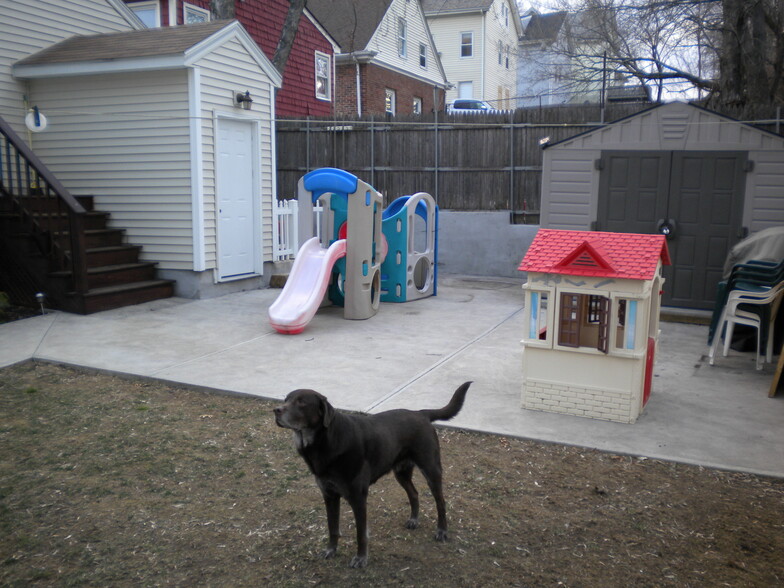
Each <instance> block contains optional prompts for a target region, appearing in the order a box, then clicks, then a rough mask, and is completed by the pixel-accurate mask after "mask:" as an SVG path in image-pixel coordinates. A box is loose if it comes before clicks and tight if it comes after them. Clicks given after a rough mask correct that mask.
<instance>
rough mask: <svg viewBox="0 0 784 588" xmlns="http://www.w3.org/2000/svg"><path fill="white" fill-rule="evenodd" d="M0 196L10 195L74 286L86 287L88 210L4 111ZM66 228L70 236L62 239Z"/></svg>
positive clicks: (0, 128)
mask: <svg viewBox="0 0 784 588" xmlns="http://www.w3.org/2000/svg"><path fill="white" fill-rule="evenodd" d="M0 197H2V198H3V199H8V200H10V202H11V205H10V208H11V210H13V211H14V212H16V213H18V214H19V215H20V217H21V219H22V221H23V222H24V224H25V226H26V228H27V229H28V230H29V231H30V232H31V234H32V235H33V236H34V238H35V240H36V242H37V244H38V247H39V249H40V250H41V253H42V254H44V255H45V256H46V257H47V258H48V259H49V261H50V263H51V264H52V267H51V269H52V270H67V271H70V272H71V275H72V276H73V290H74V291H75V292H76V293H79V294H84V293H85V292H87V290H88V286H87V260H86V253H85V252H86V242H85V233H84V226H85V224H84V218H85V214H86V211H85V209H84V207H83V206H82V205H81V204H79V202H78V201H77V200H76V198H74V197H73V196H72V195H71V193H70V192H69V191H68V190H67V189H66V188H65V186H63V185H62V184H61V183H60V181H59V180H58V179H57V178H56V177H55V176H54V174H53V173H52V172H51V171H50V170H49V169H48V168H47V167H46V166H45V165H44V163H43V162H42V161H41V160H40V159H39V158H38V156H36V155H35V153H33V151H32V149H30V147H29V146H28V145H27V144H26V143H25V142H24V141H23V140H22V139H21V138H20V137H19V136H18V135H17V134H16V133H15V132H14V130H13V129H12V128H11V126H10V125H9V124H8V123H7V122H6V121H5V120H3V118H2V117H0ZM64 218H67V223H65V224H64V223H63V219H64ZM65 232H67V234H68V240H67V241H66V240H64V239H63V240H62V241H61V240H60V239H59V237H60V236H61V235H63V233H65ZM65 244H67V245H65ZM68 246H70V249H68V248H67V247H68Z"/></svg>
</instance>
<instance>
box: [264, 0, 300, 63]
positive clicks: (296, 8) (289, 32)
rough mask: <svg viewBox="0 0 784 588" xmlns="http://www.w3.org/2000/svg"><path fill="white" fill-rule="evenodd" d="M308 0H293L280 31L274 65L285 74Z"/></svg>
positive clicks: (273, 60) (273, 59)
mask: <svg viewBox="0 0 784 588" xmlns="http://www.w3.org/2000/svg"><path fill="white" fill-rule="evenodd" d="M306 3H307V0H291V3H290V4H289V10H288V12H287V13H286V20H285V21H284V22H283V29H281V31H280V39H279V40H278V46H277V47H276V49H275V56H274V57H273V58H272V65H274V66H275V67H276V68H277V70H278V71H279V72H280V75H283V71H284V70H285V69H286V63H287V62H288V60H289V53H291V48H292V46H293V45H294V37H296V36H297V30H298V28H299V21H300V18H301V17H302V11H303V10H305V4H306Z"/></svg>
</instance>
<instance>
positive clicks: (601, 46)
mask: <svg viewBox="0 0 784 588" xmlns="http://www.w3.org/2000/svg"><path fill="white" fill-rule="evenodd" d="M550 6H551V7H553V6H557V7H561V8H563V9H565V10H569V11H570V13H571V14H573V15H576V17H575V18H576V19H577V20H578V21H580V22H581V26H580V27H575V28H573V29H572V30H570V31H569V36H570V38H569V39H568V42H561V43H560V44H559V45H558V46H557V47H555V50H556V51H557V52H559V53H560V54H561V55H562V57H563V59H564V60H568V61H571V62H572V63H577V64H579V65H580V66H581V67H579V68H576V69H575V68H572V71H573V76H574V80H573V83H577V82H578V81H579V79H580V78H582V80H587V79H591V80H594V81H595V79H596V76H597V64H598V63H599V62H600V61H601V63H602V65H601V67H600V69H601V73H602V75H603V76H605V75H606V74H607V72H612V73H613V74H614V75H616V76H623V77H626V78H631V79H635V80H637V81H638V82H639V83H642V84H646V85H648V86H649V87H651V86H652V87H655V88H656V90H657V92H656V97H657V98H659V99H660V98H661V97H662V95H663V93H664V91H665V89H669V90H670V91H672V90H673V89H677V88H680V89H681V90H682V91H690V90H691V91H692V94H693V90H694V89H696V90H697V91H698V92H699V93H700V95H703V94H707V95H709V96H710V99H711V101H712V102H713V103H715V104H725V105H747V104H751V105H764V104H772V103H775V102H781V101H782V99H784V80H783V79H782V76H783V75H784V0H576V1H575V0H553V2H551V3H550ZM575 71H577V72H579V73H577V74H575V73H574V72H575Z"/></svg>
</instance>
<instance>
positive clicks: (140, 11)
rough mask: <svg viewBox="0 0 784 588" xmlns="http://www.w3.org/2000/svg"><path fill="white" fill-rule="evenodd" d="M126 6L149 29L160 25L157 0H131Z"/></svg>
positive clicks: (159, 10)
mask: <svg viewBox="0 0 784 588" xmlns="http://www.w3.org/2000/svg"><path fill="white" fill-rule="evenodd" d="M128 8H130V9H131V10H133V12H134V14H136V16H138V17H139V20H141V21H142V22H143V23H144V26H146V27H147V28H150V29H154V28H156V27H159V26H161V9H160V6H159V5H158V0H155V1H153V2H133V3H131V4H128Z"/></svg>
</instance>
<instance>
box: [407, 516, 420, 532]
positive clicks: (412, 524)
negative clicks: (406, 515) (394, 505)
mask: <svg viewBox="0 0 784 588" xmlns="http://www.w3.org/2000/svg"><path fill="white" fill-rule="evenodd" d="M418 527H419V519H418V518H416V517H411V518H410V519H408V520H407V521H406V529H416V528H418Z"/></svg>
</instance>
